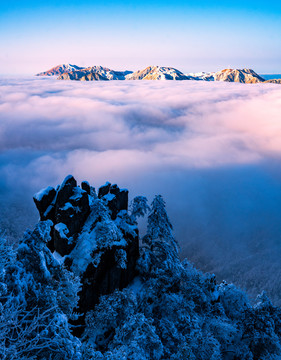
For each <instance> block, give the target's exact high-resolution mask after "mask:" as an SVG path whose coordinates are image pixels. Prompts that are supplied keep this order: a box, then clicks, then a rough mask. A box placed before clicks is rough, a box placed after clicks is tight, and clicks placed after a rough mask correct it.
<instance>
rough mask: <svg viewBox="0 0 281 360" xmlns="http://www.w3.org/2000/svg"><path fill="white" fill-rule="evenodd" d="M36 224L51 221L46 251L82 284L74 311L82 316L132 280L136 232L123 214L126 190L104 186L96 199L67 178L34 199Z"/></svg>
mask: <svg viewBox="0 0 281 360" xmlns="http://www.w3.org/2000/svg"><path fill="white" fill-rule="evenodd" d="M34 202H35V204H36V206H37V209H38V211H39V214H40V220H41V221H45V220H51V221H52V224H53V225H52V228H51V233H50V239H51V240H50V241H49V243H48V247H49V248H50V249H51V251H52V252H53V254H54V256H55V257H56V258H57V259H58V260H59V261H60V262H61V263H64V265H65V266H66V267H67V268H69V269H70V270H72V271H73V272H74V274H76V275H79V276H80V277H81V281H82V290H81V292H80V301H79V309H78V310H79V311H80V312H81V313H85V312H86V311H88V310H89V309H92V308H93V307H94V305H95V304H96V303H97V302H98V299H99V296H100V295H102V294H109V293H111V292H113V291H114V290H115V289H122V288H124V287H125V286H127V285H128V284H129V282H130V281H131V280H132V279H133V278H134V277H135V274H136V270H135V266H136V261H137V259H138V256H139V237H138V229H137V226H136V224H135V223H134V221H132V220H131V219H130V217H129V215H128V213H127V210H128V190H126V189H120V188H119V187H118V186H117V185H116V184H114V185H111V184H110V183H106V184H105V185H104V186H102V187H100V188H99V191H98V195H97V194H96V192H95V189H94V188H93V187H92V186H90V185H89V183H88V182H86V181H83V182H82V184H81V187H80V186H77V182H76V180H75V179H74V177H73V176H71V175H69V176H67V177H66V178H65V180H64V181H63V182H62V184H61V185H60V186H58V187H57V188H56V189H55V188H52V187H47V188H46V189H44V190H41V191H40V192H39V193H37V194H36V195H35V196H34Z"/></svg>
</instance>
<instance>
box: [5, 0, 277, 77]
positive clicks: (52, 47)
mask: <svg viewBox="0 0 281 360" xmlns="http://www.w3.org/2000/svg"><path fill="white" fill-rule="evenodd" d="M0 45H1V53H0V73H2V74H12V73H16V74H20V73H22V74H32V73H34V72H38V71H41V70H45V69H48V68H50V67H52V66H54V65H57V64H60V63H76V64H78V65H82V66H87V65H105V66H109V67H112V68H116V69H123V68H129V69H132V70H134V69H139V68H142V67H145V66H147V65H154V64H155V65H156V64H157V65H163V66H174V67H177V68H179V69H180V70H182V71H184V72H188V71H201V70H204V71H216V70H220V69H222V68H225V67H237V68H243V67H251V68H253V69H254V70H256V71H257V72H259V73H281V4H280V2H277V1H268V2H264V1H246V2H245V1H235V2H234V1H232V2H227V1H200V2H198V1H188V2H187V1H177V0H175V1H173V2H171V1H169V2H168V1H146V0H145V1H142V2H136V1H122V2H116V1H106V2H100V1H99V2H97V1H83V0H81V1H72V0H70V1H64V0H63V1H60V2H59V4H58V2H57V1H38V0H37V1H24V0H23V1H9V2H5V3H3V4H2V3H1V8H0Z"/></svg>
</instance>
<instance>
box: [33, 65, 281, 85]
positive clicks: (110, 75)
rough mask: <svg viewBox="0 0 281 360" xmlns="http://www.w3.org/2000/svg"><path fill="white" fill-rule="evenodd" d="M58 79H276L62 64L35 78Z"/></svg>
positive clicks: (236, 72)
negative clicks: (120, 69)
mask: <svg viewBox="0 0 281 360" xmlns="http://www.w3.org/2000/svg"><path fill="white" fill-rule="evenodd" d="M55 75H56V76H58V79H59V80H78V81H97V80H102V81H105V80H196V81H199V80H200V81H226V82H239V83H246V84H254V83H263V82H265V83H276V84H279V83H280V81H279V80H276V79H272V80H268V81H266V80H265V79H263V78H262V77H261V76H260V75H258V74H257V73H256V72H255V71H254V70H252V69H224V70H221V71H218V72H199V73H187V74H184V73H183V72H181V71H179V70H177V69H175V68H172V67H163V66H148V67H146V68H145V69H142V70H138V71H135V72H133V71H129V70H126V71H115V70H112V69H109V68H106V67H103V66H90V67H85V68H83V67H79V66H76V65H70V64H63V65H58V66H55V67H54V68H51V69H50V70H47V71H44V72H41V73H39V74H37V76H55Z"/></svg>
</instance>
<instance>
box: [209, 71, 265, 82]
mask: <svg viewBox="0 0 281 360" xmlns="http://www.w3.org/2000/svg"><path fill="white" fill-rule="evenodd" d="M214 81H227V82H240V83H245V84H255V83H260V82H264V79H263V78H262V77H261V76H259V75H258V74H257V73H255V72H254V70H251V69H242V70H240V69H224V70H221V71H218V72H216V73H215V74H214Z"/></svg>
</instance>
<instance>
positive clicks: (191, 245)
mask: <svg viewBox="0 0 281 360" xmlns="http://www.w3.org/2000/svg"><path fill="white" fill-rule="evenodd" d="M0 99H1V100H0V185H1V190H0V200H1V204H2V205H1V210H0V215H2V220H1V222H2V226H3V227H7V228H9V229H8V230H9V231H10V232H11V233H12V234H17V233H18V232H19V231H21V230H22V228H23V227H25V226H26V225H30V224H32V223H33V222H34V221H35V220H36V216H37V215H35V211H34V207H33V205H32V200H31V197H32V194H33V193H34V192H36V191H37V190H39V189H40V188H42V187H44V186H48V185H56V184H58V183H60V182H61V181H62V179H63V178H64V176H65V175H67V174H69V173H71V174H73V175H74V176H75V177H76V178H77V179H78V180H80V181H81V180H84V179H86V180H89V181H90V182H91V183H92V184H94V185H95V186H97V187H98V186H100V185H102V184H103V183H104V182H105V181H107V180H109V181H111V182H117V183H118V184H119V185H120V186H121V187H128V188H129V190H130V191H131V194H132V196H133V195H137V194H143V195H147V196H148V197H149V198H150V199H151V197H152V196H153V195H154V194H156V193H162V194H163V196H164V197H165V199H166V201H167V206H168V210H169V213H170V215H171V218H172V221H173V223H174V225H175V232H176V235H177V238H178V240H179V242H180V243H181V245H182V252H183V254H184V255H185V256H188V257H189V259H191V260H192V261H194V262H195V263H196V264H197V265H198V266H200V267H201V268H202V269H204V270H209V271H215V272H216V273H217V274H218V276H219V278H221V277H222V276H223V274H226V275H224V276H226V277H227V279H228V280H233V281H235V280H236V281H238V283H240V284H241V285H242V286H244V287H248V288H250V290H251V291H252V293H253V294H254V293H256V292H257V291H259V290H260V289H262V288H266V289H267V290H268V291H269V293H271V295H272V296H274V297H275V301H277V302H278V296H277V295H276V294H277V292H276V291H277V290H278V282H279V281H278V280H277V279H278V278H277V276H279V278H280V276H281V273H280V272H281V270H280V269H279V267H280V266H278V261H279V259H278V261H277V259H276V251H277V252H278V251H279V252H280V250H281V242H280V238H281V222H280V218H281V170H280V161H281V141H280V139H281V86H278V85H274V84H257V85H244V84H236V83H234V84H231V83H219V82H218V83H213V82H212V83H209V82H193V81H184V82H148V81H147V82H145V81H135V82H134V81H132V82H118V81H116V82H115V81H112V82H104V83H103V82H90V83H80V82H66V81H65V82H63V81H56V80H54V79H45V78H38V79H21V80H18V79H11V80H5V79H2V80H1V81H0ZM11 224H13V225H11ZM16 224H17V225H16ZM247 259H248V260H247ZM257 263H258V264H259V265H258V266H256V265H254V264H257ZM253 269H255V270H253ZM239 271H240V272H241V273H240V272H239ZM247 272H248V275H247V276H246V275H245V273H247ZM264 273H266V276H264ZM261 274H263V275H261ZM237 279H238V280H237ZM250 283H251V285H249V284H250ZM253 284H254V285H253ZM279 286H280V285H279ZM276 289H277V290H276ZM279 293H280V289H279Z"/></svg>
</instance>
